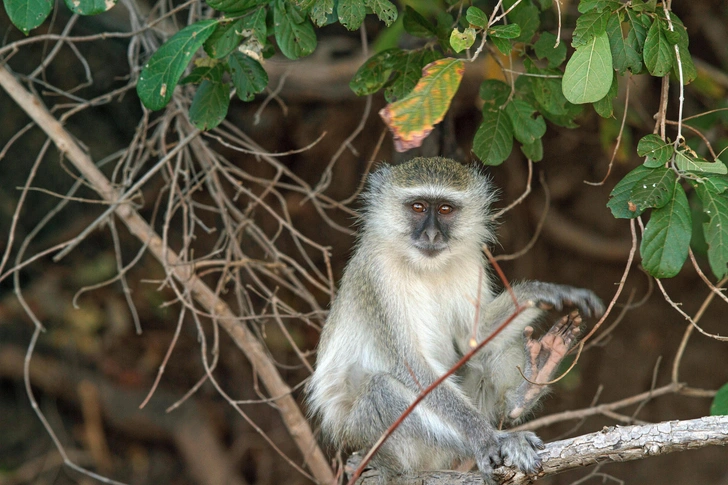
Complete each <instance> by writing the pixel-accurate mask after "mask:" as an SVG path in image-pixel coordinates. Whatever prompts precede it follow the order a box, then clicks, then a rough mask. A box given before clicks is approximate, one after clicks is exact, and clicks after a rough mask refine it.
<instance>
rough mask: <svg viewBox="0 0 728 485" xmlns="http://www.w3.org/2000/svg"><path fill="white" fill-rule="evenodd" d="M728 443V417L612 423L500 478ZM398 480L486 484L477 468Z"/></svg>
mask: <svg viewBox="0 0 728 485" xmlns="http://www.w3.org/2000/svg"><path fill="white" fill-rule="evenodd" d="M726 444H728V416H707V417H704V418H698V419H690V420H684V421H665V422H662V423H655V424H645V425H640V426H610V427H605V428H604V429H603V430H601V431H598V432H596V433H590V434H585V435H582V436H577V437H576V438H569V439H566V440H561V441H555V442H553V443H548V444H546V448H545V449H544V450H542V451H540V452H539V455H540V456H541V459H542V460H543V470H542V471H541V472H540V473H539V474H538V475H535V476H533V475H530V476H529V475H525V474H523V473H521V472H518V471H515V470H514V469H512V468H508V467H500V468H496V470H495V477H496V479H498V480H499V481H500V483H501V484H503V485H521V484H527V483H532V482H534V481H535V480H537V479H539V478H543V477H546V476H550V475H555V474H557V473H561V472H565V471H567V470H571V469H573V468H578V467H585V466H589V465H596V464H597V463H609V462H620V461H631V460H640V459H643V458H647V457H649V456H656V455H664V454H667V453H672V452H675V451H685V450H693V449H697V448H704V447H706V446H715V445H721V446H725V445H726ZM378 479H379V476H378V474H377V473H376V472H374V471H371V472H368V473H367V474H365V475H364V477H363V478H362V479H361V480H360V481H359V482H358V483H359V484H360V485H377V483H378ZM392 483H393V484H396V485H446V484H447V485H466V484H467V485H476V484H478V485H482V483H483V480H482V478H481V477H480V475H478V474H477V473H460V472H454V471H442V472H429V473H422V474H419V475H416V476H415V475H413V476H408V477H401V478H400V479H398V480H397V481H395V482H392Z"/></svg>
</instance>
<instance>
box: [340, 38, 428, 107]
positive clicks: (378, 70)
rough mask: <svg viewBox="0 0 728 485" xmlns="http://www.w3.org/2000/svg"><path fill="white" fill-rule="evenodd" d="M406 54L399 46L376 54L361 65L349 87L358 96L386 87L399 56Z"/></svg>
mask: <svg viewBox="0 0 728 485" xmlns="http://www.w3.org/2000/svg"><path fill="white" fill-rule="evenodd" d="M404 55H405V54H404V52H403V51H402V50H400V49H397V48H394V49H387V50H384V51H382V52H380V53H378V54H374V55H373V56H372V57H370V58H369V59H367V60H366V61H365V62H364V64H362V65H361V67H359V69H358V70H357V71H356V74H354V77H353V78H352V79H351V81H349V87H350V88H351V90H352V91H354V93H355V94H356V95H357V96H367V95H369V94H373V93H376V92H377V91H379V90H380V89H382V87H384V84H385V83H386V82H387V80H389V76H390V75H391V73H392V69H393V68H394V66H395V65H396V64H397V61H398V60H399V58H401V57H402V56H404ZM421 69H422V68H421V67H420V73H418V77H417V79H419V76H420V75H421Z"/></svg>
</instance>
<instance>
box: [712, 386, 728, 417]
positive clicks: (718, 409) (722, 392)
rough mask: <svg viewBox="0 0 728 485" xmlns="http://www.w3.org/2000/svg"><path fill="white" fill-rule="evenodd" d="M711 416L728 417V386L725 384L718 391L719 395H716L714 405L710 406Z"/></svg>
mask: <svg viewBox="0 0 728 485" xmlns="http://www.w3.org/2000/svg"><path fill="white" fill-rule="evenodd" d="M710 415H711V416H724V415H728V384H724V385H723V387H721V388H720V389H718V393H717V394H716V395H715V397H714V398H713V403H712V404H711V405H710Z"/></svg>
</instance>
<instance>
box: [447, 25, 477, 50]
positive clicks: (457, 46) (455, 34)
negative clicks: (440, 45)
mask: <svg viewBox="0 0 728 485" xmlns="http://www.w3.org/2000/svg"><path fill="white" fill-rule="evenodd" d="M473 42H475V29H471V28H469V27H468V28H467V29H465V31H463V32H460V31H459V30H458V29H453V31H452V33H451V34H450V45H451V46H452V48H453V50H454V51H455V52H462V51H464V50H465V49H469V48H470V46H472V45H473Z"/></svg>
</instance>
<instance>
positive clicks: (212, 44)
mask: <svg viewBox="0 0 728 485" xmlns="http://www.w3.org/2000/svg"><path fill="white" fill-rule="evenodd" d="M242 30H243V19H239V20H237V21H235V22H224V21H221V22H220V23H219V24H218V25H217V28H216V29H215V31H214V32H213V33H212V35H210V37H208V38H207V40H206V41H205V44H204V45H203V46H202V47H203V48H204V49H205V52H207V55H208V56H210V57H212V58H213V59H220V58H222V57H225V56H226V55H228V54H230V53H231V52H232V51H233V50H235V48H236V47H237V46H239V45H240V42H241V41H242V40H243V35H242V34H241V33H240V32H242Z"/></svg>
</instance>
